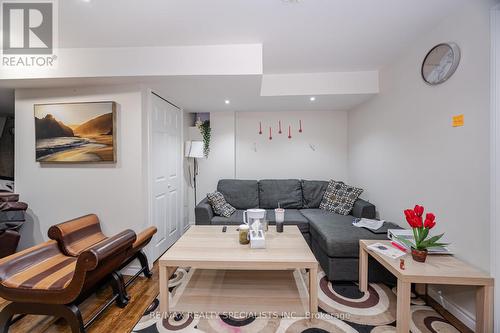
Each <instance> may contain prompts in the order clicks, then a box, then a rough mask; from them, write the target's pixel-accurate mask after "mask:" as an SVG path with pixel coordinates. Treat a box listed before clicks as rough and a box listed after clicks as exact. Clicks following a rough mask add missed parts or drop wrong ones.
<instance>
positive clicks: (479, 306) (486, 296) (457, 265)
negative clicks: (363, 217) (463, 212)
mask: <svg viewBox="0 0 500 333" xmlns="http://www.w3.org/2000/svg"><path fill="white" fill-rule="evenodd" d="M374 243H383V244H384V245H387V246H391V244H390V241H378V240H360V241H359V289H360V291H361V292H366V291H367V290H368V256H372V257H373V258H374V259H375V260H377V261H378V262H379V263H380V264H382V265H383V266H384V267H385V268H387V269H388V270H389V271H390V272H391V273H392V274H394V276H396V278H397V279H398V295H397V314H396V328H397V332H398V333H408V332H409V330H410V298H411V284H412V283H416V284H418V286H419V287H420V288H421V287H422V285H424V286H425V285H426V284H450V285H469V286H476V287H477V291H476V332H480V333H491V332H493V278H491V277H490V276H489V275H488V274H487V273H485V272H482V271H480V270H478V269H476V268H474V267H472V266H471V265H469V264H467V263H465V262H463V261H461V260H459V259H457V258H455V257H454V256H451V255H429V256H428V257H427V261H426V262H425V263H419V262H416V261H414V260H413V259H412V258H411V255H408V254H407V255H406V256H404V257H401V258H403V259H405V269H404V270H402V269H401V268H400V267H399V262H400V260H399V259H400V258H398V259H392V258H389V257H386V256H384V255H381V254H379V253H377V252H375V251H370V250H368V249H367V247H368V246H369V245H371V244H374ZM423 289H425V288H423Z"/></svg>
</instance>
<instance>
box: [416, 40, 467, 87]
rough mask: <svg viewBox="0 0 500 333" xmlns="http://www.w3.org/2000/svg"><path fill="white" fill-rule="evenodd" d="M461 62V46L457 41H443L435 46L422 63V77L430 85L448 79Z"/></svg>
mask: <svg viewBox="0 0 500 333" xmlns="http://www.w3.org/2000/svg"><path fill="white" fill-rule="evenodd" d="M459 62H460V48H459V47H458V45H457V44H455V43H442V44H438V45H436V46H434V47H433V48H432V49H431V50H430V51H429V53H427V55H426V56H425V58H424V62H423V63H422V70H421V71H422V78H423V79H424V81H425V82H426V83H428V84H430V85H437V84H440V83H443V82H445V81H446V80H448V79H449V78H450V77H451V76H452V75H453V73H455V70H456V69H457V67H458V64H459Z"/></svg>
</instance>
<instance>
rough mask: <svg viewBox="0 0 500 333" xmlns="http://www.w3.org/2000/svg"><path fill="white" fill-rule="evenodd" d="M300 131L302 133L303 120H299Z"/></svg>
mask: <svg viewBox="0 0 500 333" xmlns="http://www.w3.org/2000/svg"><path fill="white" fill-rule="evenodd" d="M299 133H302V120H299Z"/></svg>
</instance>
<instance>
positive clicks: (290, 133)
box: [288, 125, 292, 139]
mask: <svg viewBox="0 0 500 333" xmlns="http://www.w3.org/2000/svg"><path fill="white" fill-rule="evenodd" d="M288 138H289V139H291V138H292V126H290V125H288Z"/></svg>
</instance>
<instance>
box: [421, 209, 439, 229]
mask: <svg viewBox="0 0 500 333" xmlns="http://www.w3.org/2000/svg"><path fill="white" fill-rule="evenodd" d="M435 219H436V216H434V214H432V213H427V214H426V215H425V222H424V227H425V228H427V229H432V228H434V226H435V225H436V222H435V221H434V220H435Z"/></svg>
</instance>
